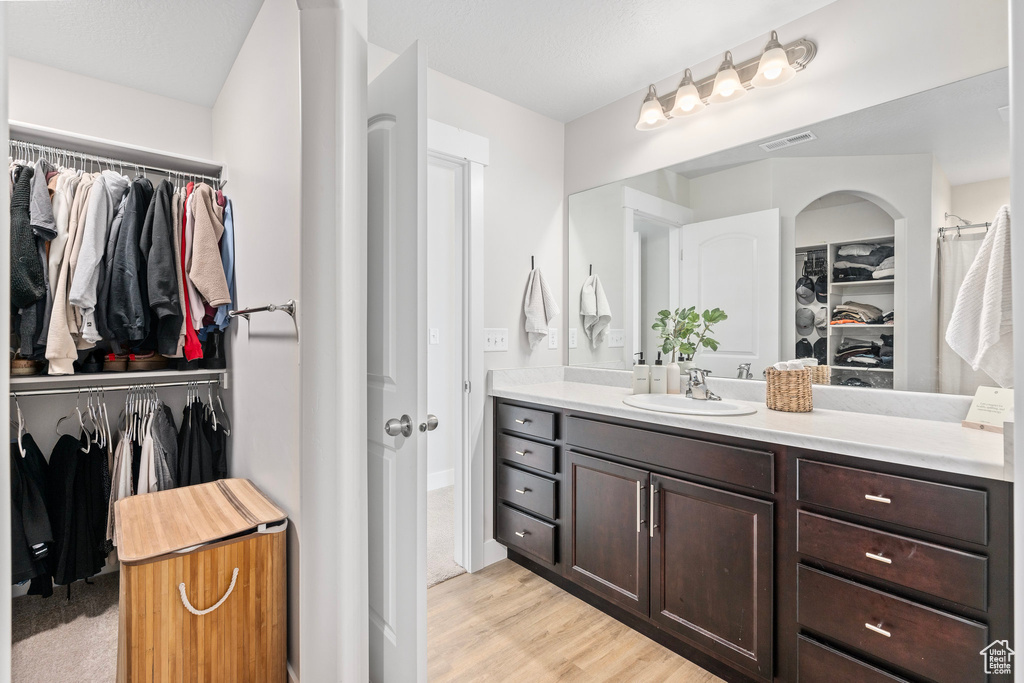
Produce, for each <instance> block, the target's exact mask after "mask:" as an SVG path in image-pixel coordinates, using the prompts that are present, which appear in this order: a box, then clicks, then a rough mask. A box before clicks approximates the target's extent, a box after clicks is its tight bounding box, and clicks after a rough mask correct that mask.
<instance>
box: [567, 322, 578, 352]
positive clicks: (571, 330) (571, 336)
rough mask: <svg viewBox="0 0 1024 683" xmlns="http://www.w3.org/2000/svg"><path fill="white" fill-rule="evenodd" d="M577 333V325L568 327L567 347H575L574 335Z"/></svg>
mask: <svg viewBox="0 0 1024 683" xmlns="http://www.w3.org/2000/svg"><path fill="white" fill-rule="evenodd" d="M578 333H579V328H577V327H570V328H569V348H570V349H575V348H576V335H577V334H578Z"/></svg>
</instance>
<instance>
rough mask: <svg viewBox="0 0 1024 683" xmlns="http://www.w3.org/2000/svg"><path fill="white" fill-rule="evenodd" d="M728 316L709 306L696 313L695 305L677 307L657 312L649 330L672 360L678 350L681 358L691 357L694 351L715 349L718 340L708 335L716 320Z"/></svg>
mask: <svg viewBox="0 0 1024 683" xmlns="http://www.w3.org/2000/svg"><path fill="white" fill-rule="evenodd" d="M728 318H729V316H728V315H726V314H725V311H723V310H722V309H720V308H712V309H710V310H705V311H704V312H703V313H698V312H697V309H696V307H694V306H690V307H689V308H677V309H676V310H674V311H669V310H667V309H666V310H664V311H658V319H657V320H656V321H655V323H654V324H653V325H651V329H652V330H654V331H655V332H657V333H658V337H659V338H660V339H661V352H662V353H663V354H665V355H666V356H668V357H669V359H670V360H671V359H672V357H673V356H672V353H673V352H674V351H678V352H679V353H680V354H681V355H682V356H683V360H688V361H689V360H693V357H694V356H695V355H697V351H698V350H700V349H702V348H704V349H711V350H712V351H717V350H718V342H717V341H716V340H715V339H713V338H711V336H710V334H711V330H712V328H713V327H714V326H715V325H717V324H718V323H720V322H722V321H723V320H727V319H728Z"/></svg>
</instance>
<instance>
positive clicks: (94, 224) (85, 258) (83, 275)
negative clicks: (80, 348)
mask: <svg viewBox="0 0 1024 683" xmlns="http://www.w3.org/2000/svg"><path fill="white" fill-rule="evenodd" d="M128 183H129V180H128V178H126V177H125V176H122V175H120V174H119V173H117V172H115V171H111V170H106V171H103V173H101V174H100V177H99V178H97V179H96V182H95V183H94V184H93V188H92V194H91V195H90V197H89V208H88V210H87V212H86V215H85V233H84V234H83V235H82V251H81V252H80V253H79V255H78V265H77V266H76V267H75V276H74V279H73V280H72V282H71V293H70V295H69V297H68V299H69V301H70V302H71V304H72V305H73V306H77V307H78V308H79V309H80V310H81V312H82V327H81V334H82V338H83V339H84V340H86V341H88V342H92V343H95V342H98V341H100V339H101V337H100V335H99V331H98V330H97V329H96V318H95V311H96V299H97V291H98V289H99V284H100V282H99V276H100V264H101V263H102V262H103V252H104V249H105V248H106V246H107V231H109V230H110V223H111V221H112V220H113V219H114V213H115V212H116V211H117V207H118V205H119V204H120V203H121V197H122V196H123V195H124V193H125V192H127V191H128Z"/></svg>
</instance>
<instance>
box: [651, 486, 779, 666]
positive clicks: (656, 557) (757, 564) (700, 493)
mask: <svg viewBox="0 0 1024 683" xmlns="http://www.w3.org/2000/svg"><path fill="white" fill-rule="evenodd" d="M651 486H652V496H651V498H652V503H651V505H652V511H651V520H652V524H653V529H652V535H653V536H652V542H651V617H652V618H653V619H654V621H655V622H657V623H658V624H659V625H660V626H661V627H662V628H664V629H666V630H668V631H672V632H673V633H676V634H678V635H680V636H683V637H684V638H686V639H687V640H690V641H692V642H694V643H696V644H699V645H700V646H701V647H703V648H705V649H707V650H710V651H711V652H713V653H715V655H716V656H718V657H720V658H722V659H726V660H729V661H732V662H735V663H736V664H738V665H740V666H742V667H744V668H746V669H748V670H750V671H753V672H755V673H756V674H759V675H760V676H762V677H767V678H771V675H772V620H773V616H772V611H773V610H772V565H773V556H772V503H768V502H765V501H762V500H757V499H755V498H749V497H747V496H741V495H739V494H736V493H728V492H726V491H721V490H719V489H713V488H708V487H707V486H700V485H698V484H693V483H690V482H686V481H680V480H679V479H672V478H670V477H663V476H661V475H651Z"/></svg>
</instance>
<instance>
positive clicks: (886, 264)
mask: <svg viewBox="0 0 1024 683" xmlns="http://www.w3.org/2000/svg"><path fill="white" fill-rule="evenodd" d="M895 267H896V257H895V256H890V257H889V258H887V259H885V260H884V261H882V262H881V263H879V264H878V270H885V269H887V268H895Z"/></svg>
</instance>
